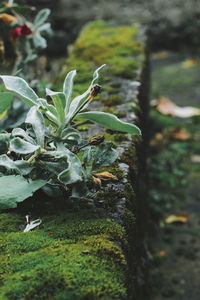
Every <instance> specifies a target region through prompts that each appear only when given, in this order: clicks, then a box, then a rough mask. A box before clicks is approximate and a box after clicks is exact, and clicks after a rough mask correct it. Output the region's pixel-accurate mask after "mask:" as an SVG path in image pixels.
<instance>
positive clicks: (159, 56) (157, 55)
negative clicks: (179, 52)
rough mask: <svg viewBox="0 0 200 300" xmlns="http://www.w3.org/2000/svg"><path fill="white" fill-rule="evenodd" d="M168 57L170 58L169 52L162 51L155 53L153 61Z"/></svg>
mask: <svg viewBox="0 0 200 300" xmlns="http://www.w3.org/2000/svg"><path fill="white" fill-rule="evenodd" d="M168 56H169V52H168V51H160V52H156V53H153V54H152V55H151V57H152V58H153V59H162V58H166V57H168Z"/></svg>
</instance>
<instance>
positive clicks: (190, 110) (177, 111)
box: [156, 97, 200, 118]
mask: <svg viewBox="0 0 200 300" xmlns="http://www.w3.org/2000/svg"><path fill="white" fill-rule="evenodd" d="M156 109H157V110H158V111H159V112H160V113H161V114H163V115H170V116H175V117H179V118H189V117H192V116H197V115H200V109H199V108H196V107H192V106H185V107H180V106H178V105H176V104H175V103H174V102H172V101H171V100H169V99H168V98H165V97H160V98H159V100H158V104H157V107H156Z"/></svg>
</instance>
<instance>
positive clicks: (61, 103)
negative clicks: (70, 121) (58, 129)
mask: <svg viewBox="0 0 200 300" xmlns="http://www.w3.org/2000/svg"><path fill="white" fill-rule="evenodd" d="M46 94H47V95H48V96H50V97H51V98H52V100H53V103H54V106H55V108H56V111H57V114H58V117H59V120H60V121H61V123H62V122H63V121H64V120H65V104H66V102H65V95H64V94H63V93H60V92H54V91H51V90H49V89H46Z"/></svg>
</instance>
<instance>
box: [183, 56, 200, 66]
mask: <svg viewBox="0 0 200 300" xmlns="http://www.w3.org/2000/svg"><path fill="white" fill-rule="evenodd" d="M197 63H198V61H197V59H194V58H190V59H186V60H185V61H184V62H183V63H182V66H183V68H191V67H194V66H196V65H197Z"/></svg>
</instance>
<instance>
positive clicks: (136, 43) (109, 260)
mask: <svg viewBox="0 0 200 300" xmlns="http://www.w3.org/2000/svg"><path fill="white" fill-rule="evenodd" d="M138 35H139V28H138V27H137V26H136V27H131V26H113V25H109V24H108V23H106V22H104V21H97V22H94V23H90V24H89V25H88V26H86V27H85V28H84V29H83V31H82V33H81V34H80V36H79V38H78V40H77V41H76V43H75V44H74V46H73V50H72V52H71V54H70V56H69V58H68V59H67V61H66V65H65V66H64V68H63V71H62V73H61V75H60V76H59V78H58V79H57V82H56V84H55V85H56V86H57V88H58V87H59V86H60V85H61V82H63V79H64V77H65V75H66V73H67V72H69V71H70V70H72V69H75V68H76V69H77V71H78V76H77V78H76V80H75V92H74V95H76V94H79V93H82V92H84V91H85V90H86V89H87V88H88V85H89V84H90V81H89V80H90V79H91V71H93V70H95V68H96V67H98V66H100V65H101V64H103V63H106V64H108V66H109V68H107V69H106V70H105V71H104V72H102V73H103V76H101V82H100V83H103V93H102V94H101V96H99V98H98V99H97V102H96V103H94V105H96V106H95V109H97V110H98V109H99V110H102V111H108V112H112V113H114V114H116V115H117V116H119V117H121V118H124V119H125V120H128V121H130V122H133V121H135V122H136V121H137V122H138V118H137V117H136V112H138V110H139V107H138V103H137V92H136V88H135V87H133V86H132V85H131V83H132V80H139V79H140V74H141V70H142V68H143V62H144V51H143V47H144V45H143V41H142V40H141V39H140V40H139V38H138ZM100 100H102V101H101V102H100ZM98 101H99V102H98ZM100 104H101V106H100ZM91 128H92V127H91V125H88V124H84V125H82V126H79V129H80V130H83V131H86V130H89V134H90V132H91V135H93V134H95V133H96V132H97V131H98V132H101V134H103V135H104V136H105V140H108V141H112V142H113V144H114V147H116V148H118V149H119V151H120V153H121V156H120V159H119V162H120V163H123V164H122V165H119V164H118V163H115V164H114V165H113V166H111V167H107V168H103V169H102V171H109V172H112V174H113V175H115V176H117V178H118V180H117V181H116V182H111V181H109V182H105V183H103V184H102V188H101V190H99V191H98V188H97V190H96V191H95V190H94V192H95V193H96V196H95V197H93V199H92V200H91V203H92V205H91V206H92V207H93V208H92V209H90V210H88V209H87V210H86V207H88V206H89V205H88V199H85V200H84V199H81V200H80V201H78V202H77V203H74V204H73V203H69V205H68V208H66V207H65V205H64V206H63V207H62V208H59V205H58V204H57V203H56V202H55V201H54V203H53V206H52V209H47V205H49V207H50V201H49V202H48V201H47V202H48V203H49V204H48V203H47V205H46V206H45V205H44V206H41V207H40V205H39V207H38V208H37V209H36V210H34V209H33V207H35V206H37V203H40V202H41V201H44V202H45V199H43V197H42V196H40V201H38V202H35V204H33V206H32V205H30V206H29V205H26V204H24V205H25V206H26V207H23V205H22V206H21V207H20V208H19V209H17V210H16V211H15V212H14V213H12V212H8V213H4V214H2V215H1V221H0V222H1V233H0V238H1V248H2V252H1V253H2V254H1V257H2V259H1V263H2V267H1V270H2V272H1V282H0V283H1V285H2V288H1V296H0V299H2V300H4V299H5V300H7V299H9V300H15V299H16V300H18V299H19V300H23V299H24V300H25V299H55V300H56V299H58V300H62V299H65V300H67V299H70V300H72V299H85V300H86V299H87V300H90V299H105V300H108V299H132V297H133V291H135V286H134V285H135V281H136V280H135V278H136V273H134V272H136V269H137V266H136V265H137V263H136V261H135V257H134V253H133V252H132V250H133V248H134V247H135V246H136V245H137V240H135V235H134V233H135V231H136V229H135V224H136V222H137V221H136V220H135V207H136V196H135V193H134V188H135V186H136V182H137V181H136V177H137V154H136V149H135V148H136V144H137V143H138V142H139V140H138V139H136V138H135V137H134V138H133V139H132V138H131V137H130V136H129V135H125V134H122V133H119V132H114V131H111V130H106V131H105V130H104V129H102V128H99V127H97V128H96V129H95V130H92V131H91ZM130 173H131V174H130ZM133 179H134V183H133V182H132V180H133ZM66 201H68V200H66ZM89 202H90V201H89ZM56 205H58V206H56ZM69 206H70V208H73V212H69ZM27 211H30V212H31V214H33V212H34V216H35V217H34V219H35V218H37V217H41V219H42V225H40V228H37V229H35V230H34V231H32V232H28V233H23V232H21V231H20V229H19V225H20V224H21V223H24V217H25V214H26V212H27ZM119 224H120V225H119ZM130 260H132V261H133V260H134V262H132V263H131V264H130Z"/></svg>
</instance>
